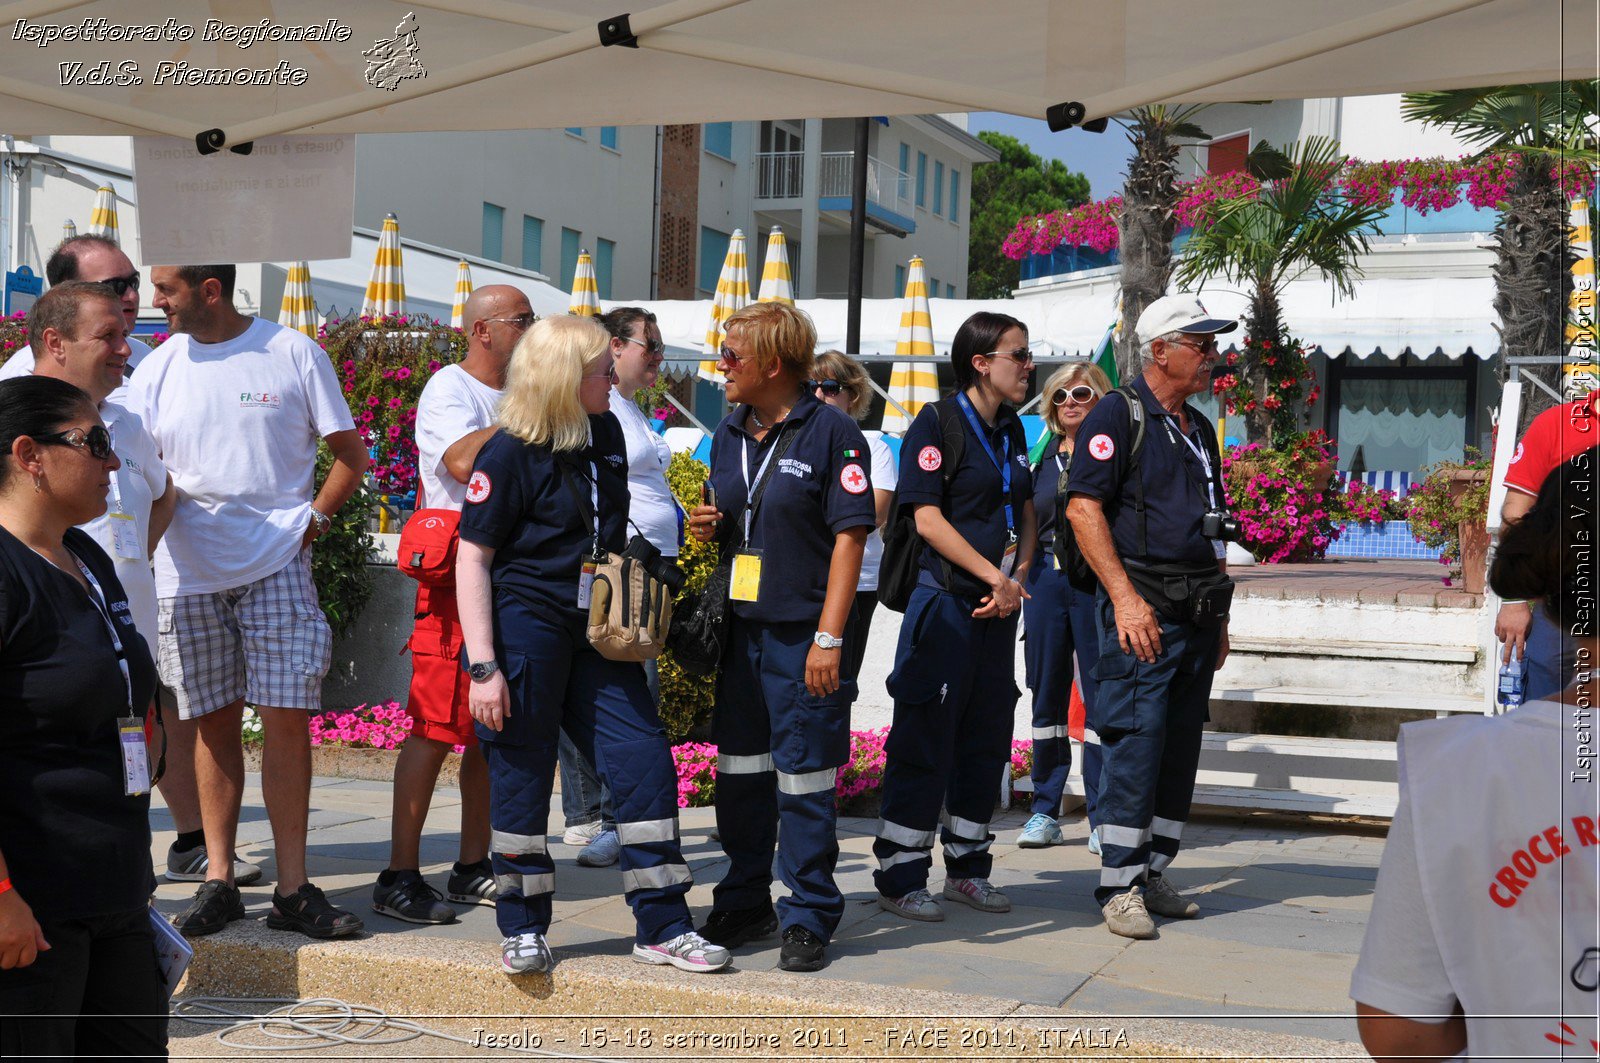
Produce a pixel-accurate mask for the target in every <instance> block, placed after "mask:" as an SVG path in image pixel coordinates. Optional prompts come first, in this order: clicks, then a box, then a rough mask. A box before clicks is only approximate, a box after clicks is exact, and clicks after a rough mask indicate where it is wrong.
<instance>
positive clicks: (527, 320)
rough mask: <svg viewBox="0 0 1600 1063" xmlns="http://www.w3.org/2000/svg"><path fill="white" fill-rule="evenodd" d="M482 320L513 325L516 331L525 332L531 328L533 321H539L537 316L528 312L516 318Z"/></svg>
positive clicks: (488, 318)
mask: <svg viewBox="0 0 1600 1063" xmlns="http://www.w3.org/2000/svg"><path fill="white" fill-rule="evenodd" d="M483 320H485V321H504V322H505V323H506V324H508V325H515V326H517V328H518V329H521V330H522V331H524V332H526V331H527V330H528V329H529V328H532V327H533V323H534V322H535V321H538V320H539V315H538V314H535V313H534V312H533V311H532V310H530V311H528V312H527V313H526V314H518V315H517V316H516V317H486V318H484V319H483Z"/></svg>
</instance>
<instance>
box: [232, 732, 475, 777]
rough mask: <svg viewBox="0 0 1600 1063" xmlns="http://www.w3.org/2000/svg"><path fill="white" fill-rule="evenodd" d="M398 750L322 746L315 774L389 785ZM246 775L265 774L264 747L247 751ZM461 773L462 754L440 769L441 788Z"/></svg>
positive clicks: (314, 757)
mask: <svg viewBox="0 0 1600 1063" xmlns="http://www.w3.org/2000/svg"><path fill="white" fill-rule="evenodd" d="M399 756H400V751H399V750H397V749H363V748H362V747H360V746H333V745H322V746H312V747H311V774H313V775H323V776H329V777H332V778H335V779H366V780H369V781H371V782H389V781H391V780H393V779H394V765H395V760H396V759H397V758H398V757H399ZM244 769H245V771H260V770H261V744H260V743H259V742H257V743H252V744H250V745H247V746H245V747H244ZM460 770H461V754H459V753H449V754H447V755H446V756H445V758H444V766H443V767H441V768H440V769H439V785H440V786H454V785H456V777H457V773H458V772H459V771H460Z"/></svg>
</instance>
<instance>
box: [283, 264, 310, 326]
mask: <svg viewBox="0 0 1600 1063" xmlns="http://www.w3.org/2000/svg"><path fill="white" fill-rule="evenodd" d="M278 324H280V325H282V326H284V327H285V328H292V329H298V330H299V331H301V332H304V333H305V334H306V335H307V336H310V337H311V338H312V339H316V338H317V304H316V301H315V300H314V299H312V298H311V266H310V265H309V264H308V263H305V262H296V263H295V264H294V265H292V266H290V267H289V275H288V277H286V278H285V279H284V282H283V302H282V304H281V305H280V306H279V308H278Z"/></svg>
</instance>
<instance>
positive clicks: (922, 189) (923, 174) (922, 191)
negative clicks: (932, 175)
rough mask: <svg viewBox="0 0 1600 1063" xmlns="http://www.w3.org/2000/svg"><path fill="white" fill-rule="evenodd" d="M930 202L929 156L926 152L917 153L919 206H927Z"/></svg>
mask: <svg viewBox="0 0 1600 1063" xmlns="http://www.w3.org/2000/svg"><path fill="white" fill-rule="evenodd" d="M927 202H928V156H927V153H926V152H921V151H919V152H917V206H919V207H922V206H926V205H927Z"/></svg>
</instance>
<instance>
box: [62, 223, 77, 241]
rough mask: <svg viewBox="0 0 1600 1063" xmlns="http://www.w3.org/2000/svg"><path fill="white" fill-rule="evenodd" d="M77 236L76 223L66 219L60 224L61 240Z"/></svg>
mask: <svg viewBox="0 0 1600 1063" xmlns="http://www.w3.org/2000/svg"><path fill="white" fill-rule="evenodd" d="M77 235H78V223H77V222H75V221H73V220H72V219H71V218H68V219H67V220H66V221H64V222H62V223H61V239H63V240H70V239H72V238H73V237H74V236H77Z"/></svg>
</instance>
